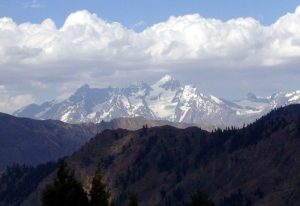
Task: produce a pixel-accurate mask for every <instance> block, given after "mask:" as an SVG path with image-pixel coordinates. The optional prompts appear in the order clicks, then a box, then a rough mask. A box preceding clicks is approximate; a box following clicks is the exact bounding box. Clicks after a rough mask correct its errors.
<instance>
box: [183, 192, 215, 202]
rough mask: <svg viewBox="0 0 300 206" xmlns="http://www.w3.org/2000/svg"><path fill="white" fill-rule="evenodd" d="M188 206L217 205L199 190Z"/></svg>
mask: <svg viewBox="0 0 300 206" xmlns="http://www.w3.org/2000/svg"><path fill="white" fill-rule="evenodd" d="M187 206H215V204H214V203H213V202H212V201H211V200H210V199H208V197H207V196H206V195H205V194H203V193H202V192H201V191H200V190H198V191H197V192H196V194H195V195H193V196H192V198H191V201H190V202H189V203H188V204H187Z"/></svg>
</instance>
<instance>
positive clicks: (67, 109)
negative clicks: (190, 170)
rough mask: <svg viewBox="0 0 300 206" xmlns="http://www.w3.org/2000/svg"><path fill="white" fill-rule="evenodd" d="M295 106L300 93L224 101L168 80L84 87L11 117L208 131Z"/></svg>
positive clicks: (194, 88) (171, 78)
mask: <svg viewBox="0 0 300 206" xmlns="http://www.w3.org/2000/svg"><path fill="white" fill-rule="evenodd" d="M294 103H300V91H296V92H293V93H277V94H274V95H272V96H270V97H266V98H261V97H256V96H255V95H254V94H251V93H249V94H248V95H247V96H246V97H245V98H243V99H241V100H235V101H229V100H225V99H220V98H217V97H215V96H212V95H208V96H206V95H204V94H202V93H201V92H200V91H199V90H198V89H197V88H196V87H195V86H192V85H181V84H180V82H179V81H178V80H176V79H174V78H173V77H171V76H170V75H166V76H164V77H163V78H162V79H160V80H159V81H158V82H156V83H154V84H153V85H148V84H145V83H140V84H132V85H130V86H128V87H125V88H112V87H108V88H102V89H98V88H90V87H89V86H88V85H84V86H82V87H81V88H79V89H78V90H77V91H76V92H75V93H74V94H73V95H72V96H70V97H69V98H68V99H66V100H64V101H60V102H57V101H50V102H45V103H43V104H41V105H37V104H32V105H29V106H27V107H24V108H22V109H20V110H18V111H16V112H15V113H14V115H16V116H19V117H29V118H35V119H58V120H61V121H64V122H68V123H80V122H96V123H97V122H101V121H102V120H104V121H108V120H111V119H114V118H118V117H136V116H143V117H145V118H147V119H157V120H168V121H173V122H185V123H196V124H201V125H206V126H207V125H209V126H219V127H224V126H231V125H234V126H241V125H243V124H244V123H245V124H247V123H250V122H252V121H254V120H255V119H257V118H259V117H260V116H262V115H264V114H266V113H267V112H269V111H270V110H272V109H274V108H276V107H280V106H284V105H287V104H294Z"/></svg>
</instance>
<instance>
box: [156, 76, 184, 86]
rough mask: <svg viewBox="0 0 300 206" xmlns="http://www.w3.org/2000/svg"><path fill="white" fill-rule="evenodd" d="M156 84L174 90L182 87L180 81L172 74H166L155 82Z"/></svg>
mask: <svg viewBox="0 0 300 206" xmlns="http://www.w3.org/2000/svg"><path fill="white" fill-rule="evenodd" d="M155 85H157V86H159V87H161V88H164V89H167V90H168V89H171V90H174V89H176V88H178V87H180V82H179V81H178V80H177V79H175V78H174V77H172V76H171V75H169V74H166V75H165V76H163V77H162V78H161V79H160V80H159V81H158V82H157V83H155Z"/></svg>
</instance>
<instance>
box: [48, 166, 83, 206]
mask: <svg viewBox="0 0 300 206" xmlns="http://www.w3.org/2000/svg"><path fill="white" fill-rule="evenodd" d="M87 205H89V202H88V198H87V195H86V193H85V192H84V190H83V189H82V186H81V184H80V183H79V182H78V181H77V180H76V179H75V178H74V173H73V172H71V171H70V170H69V169H68V167H67V163H66V162H65V161H62V162H61V163H60V165H59V168H58V171H57V176H56V178H55V180H54V183H53V184H52V185H48V186H47V188H46V190H45V191H44V193H43V197H42V206H87Z"/></svg>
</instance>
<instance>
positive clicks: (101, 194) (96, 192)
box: [90, 170, 110, 206]
mask: <svg viewBox="0 0 300 206" xmlns="http://www.w3.org/2000/svg"><path fill="white" fill-rule="evenodd" d="M109 197H110V194H109V193H108V192H107V191H106V187H105V185H104V184H103V183H102V174H101V172H100V170H97V171H96V173H95V176H94V178H93V181H92V188H91V190H90V198H91V199H90V205H91V206H109V205H110V203H109Z"/></svg>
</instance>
